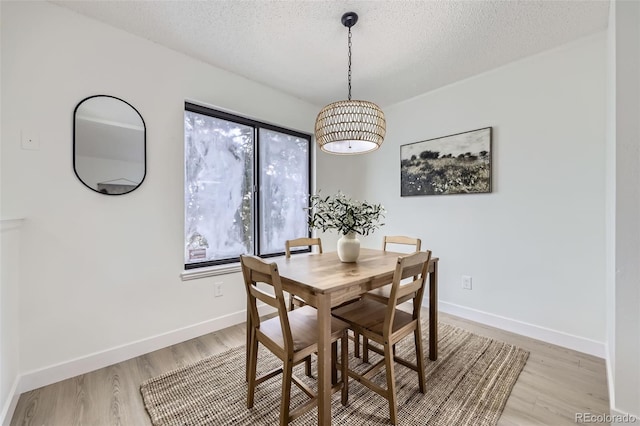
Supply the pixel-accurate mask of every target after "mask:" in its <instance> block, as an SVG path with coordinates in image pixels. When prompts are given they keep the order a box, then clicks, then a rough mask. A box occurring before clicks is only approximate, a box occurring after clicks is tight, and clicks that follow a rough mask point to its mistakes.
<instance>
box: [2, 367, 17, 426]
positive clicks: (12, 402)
mask: <svg viewBox="0 0 640 426" xmlns="http://www.w3.org/2000/svg"><path fill="white" fill-rule="evenodd" d="M19 383H20V377H16V379H15V380H14V381H13V386H11V390H10V391H9V395H7V400H6V401H4V405H3V406H2V412H1V413H0V424H1V425H2V426H9V424H10V423H11V418H12V417H13V412H14V411H15V410H16V405H18V399H19V398H20V392H18V386H19Z"/></svg>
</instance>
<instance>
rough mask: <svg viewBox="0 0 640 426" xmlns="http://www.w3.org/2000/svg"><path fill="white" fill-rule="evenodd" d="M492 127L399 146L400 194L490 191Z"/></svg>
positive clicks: (446, 193)
mask: <svg viewBox="0 0 640 426" xmlns="http://www.w3.org/2000/svg"><path fill="white" fill-rule="evenodd" d="M492 130H493V128H492V127H484V128H482V129H476V130H470V131H467V132H462V133H456V134H453V135H448V136H442V137H439V138H434V139H429V140H425V141H420V142H414V143H410V144H406V145H401V146H400V195H401V196H402V197H409V196H414V195H448V194H480V193H490V192H491V145H492Z"/></svg>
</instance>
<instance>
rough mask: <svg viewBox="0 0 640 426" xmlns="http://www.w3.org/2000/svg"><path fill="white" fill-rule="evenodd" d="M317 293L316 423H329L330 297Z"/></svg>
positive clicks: (323, 425) (322, 424)
mask: <svg viewBox="0 0 640 426" xmlns="http://www.w3.org/2000/svg"><path fill="white" fill-rule="evenodd" d="M329 296H330V295H328V294H320V295H318V332H319V333H318V425H319V426H326V425H331V299H330V297H329Z"/></svg>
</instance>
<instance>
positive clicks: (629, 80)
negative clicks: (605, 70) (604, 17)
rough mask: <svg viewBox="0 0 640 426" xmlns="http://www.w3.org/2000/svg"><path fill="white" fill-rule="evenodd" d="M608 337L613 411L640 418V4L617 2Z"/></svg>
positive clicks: (612, 30) (611, 82) (612, 31)
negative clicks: (639, 118)
mask: <svg viewBox="0 0 640 426" xmlns="http://www.w3.org/2000/svg"><path fill="white" fill-rule="evenodd" d="M610 13H611V17H610V20H609V30H608V33H609V34H608V35H609V39H610V40H612V42H610V44H609V46H610V49H615V51H614V52H610V55H609V57H608V66H609V71H610V73H609V76H608V86H609V91H610V92H612V93H610V94H609V96H610V102H609V103H610V108H611V110H610V113H609V115H608V119H609V123H608V125H609V132H608V141H607V148H608V150H607V152H608V154H609V155H608V160H609V161H608V163H607V164H608V165H609V167H608V170H607V176H608V179H609V180H610V181H614V182H615V184H614V185H613V189H614V190H615V192H614V193H613V194H611V196H610V197H609V198H608V200H607V201H608V208H609V210H612V211H613V212H615V214H610V215H609V217H608V221H607V230H608V232H609V235H608V241H609V246H608V249H609V250H610V253H609V256H608V257H609V259H610V260H609V262H610V263H612V266H613V267H610V268H609V271H608V275H607V294H608V298H607V302H608V303H607V308H608V312H607V314H608V315H607V319H608V327H607V332H608V333H607V340H608V345H609V348H608V349H609V351H608V356H609V359H608V362H609V375H610V377H609V386H610V389H609V392H610V401H611V406H612V413H623V414H625V413H629V414H633V415H635V416H638V417H640V309H638V307H639V306H640V263H639V262H638V259H640V222H639V220H638V218H639V217H640V187H639V185H638V182H640V122H639V120H638V117H640V4H639V3H637V2H625V1H615V2H612V3H611V10H610Z"/></svg>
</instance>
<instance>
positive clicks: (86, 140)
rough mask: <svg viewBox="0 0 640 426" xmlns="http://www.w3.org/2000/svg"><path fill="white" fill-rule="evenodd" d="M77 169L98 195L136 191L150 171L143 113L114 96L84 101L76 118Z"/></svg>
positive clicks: (75, 164)
mask: <svg viewBox="0 0 640 426" xmlns="http://www.w3.org/2000/svg"><path fill="white" fill-rule="evenodd" d="M73 169H74V171H75V172H76V175H77V176H78V179H80V181H81V182H82V183H84V184H85V185H86V186H88V187H89V188H91V189H93V190H94V191H96V192H100V193H103V194H108V195H121V194H126V193H128V192H131V191H133V190H134V189H136V188H137V187H138V186H140V184H141V183H142V181H143V180H144V176H145V174H146V170H147V160H146V127H145V124H144V120H143V119H142V116H141V115H140V113H139V112H138V111H137V110H136V109H135V108H134V107H132V106H131V105H130V104H129V103H128V102H125V101H123V100H122V99H118V98H116V97H114V96H107V95H96V96H90V97H88V98H86V99H83V100H82V101H81V102H80V103H79V104H78V106H77V107H76V109H75V111H74V114H73Z"/></svg>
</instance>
